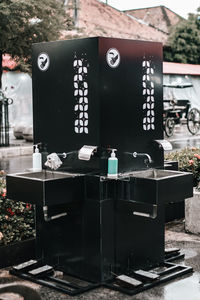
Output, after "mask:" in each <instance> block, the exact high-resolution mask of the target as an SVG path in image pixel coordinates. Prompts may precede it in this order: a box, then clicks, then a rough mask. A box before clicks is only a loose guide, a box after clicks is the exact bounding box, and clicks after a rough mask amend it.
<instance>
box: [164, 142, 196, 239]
mask: <svg viewBox="0 0 200 300" xmlns="http://www.w3.org/2000/svg"><path fill="white" fill-rule="evenodd" d="M165 159H166V160H174V161H178V166H179V167H178V168H179V171H183V172H191V173H192V174H193V186H194V191H193V194H194V196H193V197H192V198H189V199H186V200H185V230H186V231H187V232H191V233H196V234H197V233H200V217H199V211H200V149H199V148H196V147H192V148H184V149H182V150H180V151H175V152H171V153H167V154H166V155H165Z"/></svg>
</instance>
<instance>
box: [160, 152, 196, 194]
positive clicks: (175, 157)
mask: <svg viewBox="0 0 200 300" xmlns="http://www.w3.org/2000/svg"><path fill="white" fill-rule="evenodd" d="M165 160H171V161H178V169H179V171H183V172H191V173H192V174H193V179H194V181H193V182H194V187H196V188H197V189H200V149H199V148H195V147H192V148H184V149H182V150H180V151H175V152H171V153H167V154H165Z"/></svg>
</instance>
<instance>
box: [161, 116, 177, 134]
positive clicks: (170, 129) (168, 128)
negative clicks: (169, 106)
mask: <svg viewBox="0 0 200 300" xmlns="http://www.w3.org/2000/svg"><path fill="white" fill-rule="evenodd" d="M174 127H175V122H174V119H173V118H167V119H166V120H165V126H164V130H165V133H166V135H167V136H168V137H170V136H172V135H173V133H174Z"/></svg>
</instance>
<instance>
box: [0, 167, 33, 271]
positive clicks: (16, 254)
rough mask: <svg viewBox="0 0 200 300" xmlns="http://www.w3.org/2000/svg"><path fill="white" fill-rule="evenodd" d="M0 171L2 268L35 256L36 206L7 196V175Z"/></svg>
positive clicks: (0, 260) (0, 256)
mask: <svg viewBox="0 0 200 300" xmlns="http://www.w3.org/2000/svg"><path fill="white" fill-rule="evenodd" d="M5 175H6V174H5V172H4V171H0V268H2V267H7V266H9V265H13V264H16V263H20V262H22V261H25V260H27V259H30V258H33V256H34V254H35V251H34V243H35V224H34V223H35V222H34V207H33V206H32V205H31V204H28V203H22V202H15V201H13V200H10V199H7V197H6V176H5Z"/></svg>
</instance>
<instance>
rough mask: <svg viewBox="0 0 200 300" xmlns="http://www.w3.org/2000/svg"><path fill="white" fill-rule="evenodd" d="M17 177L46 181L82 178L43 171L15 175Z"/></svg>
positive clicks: (70, 174)
mask: <svg viewBox="0 0 200 300" xmlns="http://www.w3.org/2000/svg"><path fill="white" fill-rule="evenodd" d="M15 176H17V177H22V178H29V179H31V180H41V181H46V180H57V179H60V178H67V177H76V176H80V174H74V173H65V172H54V171H53V172H52V171H47V170H42V171H41V172H26V173H17V174H15Z"/></svg>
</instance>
